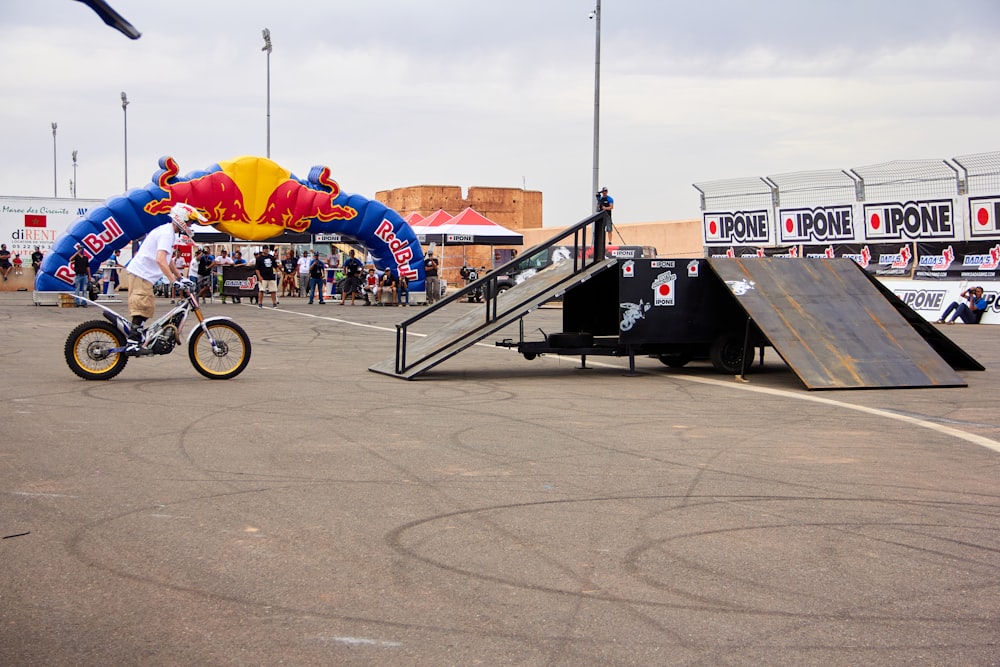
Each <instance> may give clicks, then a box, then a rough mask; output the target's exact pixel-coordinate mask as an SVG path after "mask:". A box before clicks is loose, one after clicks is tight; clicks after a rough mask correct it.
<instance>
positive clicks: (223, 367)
mask: <svg viewBox="0 0 1000 667" xmlns="http://www.w3.org/2000/svg"><path fill="white" fill-rule="evenodd" d="M205 326H206V327H207V328H208V330H209V331H210V332H211V334H212V339H214V340H215V345H216V346H215V348H214V349H213V347H212V341H211V340H209V337H208V336H207V335H205V331H204V329H202V328H201V327H198V328H197V329H195V332H194V333H193V334H192V335H191V339H190V340H189V341H188V357H189V358H190V359H191V365H192V366H194V369H195V370H196V371H198V372H199V373H201V374H202V375H204V376H205V377H207V378H208V379H209V380H228V379H230V378H234V377H236V376H237V375H239V374H240V373H242V372H243V369H244V368H246V367H247V364H249V363H250V337H249V336H248V335H247V332H246V331H244V330H243V327H241V326H240V325H238V324H236V322H232V321H228V320H221V321H216V322H209V323H208V324H206V325H205Z"/></svg>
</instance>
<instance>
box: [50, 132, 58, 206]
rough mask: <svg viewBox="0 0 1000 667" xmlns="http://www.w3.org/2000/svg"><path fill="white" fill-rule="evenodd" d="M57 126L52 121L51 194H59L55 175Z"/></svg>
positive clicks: (54, 195) (56, 195)
mask: <svg viewBox="0 0 1000 667" xmlns="http://www.w3.org/2000/svg"><path fill="white" fill-rule="evenodd" d="M57 127H59V126H58V125H56V124H55V123H52V196H53V197H58V196H59V179H58V178H57V176H56V128H57Z"/></svg>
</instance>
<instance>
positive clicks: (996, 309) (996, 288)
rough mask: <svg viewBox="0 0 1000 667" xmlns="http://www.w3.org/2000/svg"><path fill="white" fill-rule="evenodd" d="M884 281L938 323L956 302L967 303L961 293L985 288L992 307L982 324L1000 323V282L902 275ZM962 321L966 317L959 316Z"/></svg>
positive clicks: (903, 298)
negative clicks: (919, 277)
mask: <svg viewBox="0 0 1000 667" xmlns="http://www.w3.org/2000/svg"><path fill="white" fill-rule="evenodd" d="M880 280H881V281H882V284H884V285H885V286H886V287H888V288H889V289H891V290H892V292H893V293H894V294H895V295H896V296H898V297H899V298H900V299H902V300H903V302H904V303H905V304H906V305H908V306H909V307H910V308H912V309H913V310H915V311H916V312H917V313H919V314H920V315H921V316H923V318H924V319H925V320H927V321H929V322H934V321H936V320H937V319H938V318H940V317H941V315H942V314H943V313H944V310H945V308H947V307H948V304H950V303H951V302H952V301H957V302H959V303H963V302H964V301H965V299H963V298H962V296H961V294H962V292H964V291H965V290H966V289H967V288H968V287H970V286H977V285H978V286H980V287H982V288H983V296H984V297H986V301H987V302H988V303H989V306H988V307H987V308H986V312H985V314H984V315H983V319H982V321H981V324H1000V282H997V281H993V282H974V281H966V280H962V281H952V280H949V281H945V280H940V281H928V280H905V279H900V278H884V279H880ZM958 321H959V322H961V321H962V320H961V319H959V320H958Z"/></svg>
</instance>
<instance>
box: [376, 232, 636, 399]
mask: <svg viewBox="0 0 1000 667" xmlns="http://www.w3.org/2000/svg"><path fill="white" fill-rule="evenodd" d="M606 217H607V216H606V215H605V214H598V215H595V216H592V217H591V218H588V219H587V220H584V221H582V222H580V223H578V224H577V225H575V226H573V227H570V228H569V229H567V230H566V231H564V232H563V233H562V234H560V235H559V236H556V237H555V238H553V239H551V240H549V241H547V242H545V243H543V244H540V245H537V246H535V247H533V248H531V249H529V250H526V251H525V252H524V253H522V255H521V257H519V258H517V259H515V260H512V261H511V262H508V263H507V264H505V265H504V266H501V267H499V268H497V269H496V270H494V271H492V272H490V273H489V274H487V275H486V276H483V277H482V278H480V279H479V280H477V281H476V282H474V283H471V284H470V285H467V286H465V287H464V288H463V289H460V290H458V291H457V292H455V293H453V294H451V295H450V296H449V297H448V298H447V299H445V300H443V301H440V302H438V303H436V304H434V305H433V306H431V307H429V308H428V309H427V310H425V311H424V312H423V313H421V314H419V315H417V316H416V317H413V318H410V319H409V320H407V321H405V322H402V323H401V324H397V325H396V353H395V355H394V356H393V357H391V358H389V359H385V360H384V361H381V362H379V363H377V364H374V365H373V366H370V367H369V368H368V370H370V371H373V372H376V373H383V374H385V375H391V376H393V377H397V378H401V379H405V380H412V379H413V378H415V377H417V376H418V375H420V374H421V373H425V372H426V371H428V370H430V369H431V368H433V367H434V366H437V365H438V364H440V363H441V362H443V361H445V360H447V359H449V358H451V357H453V356H454V355H456V354H458V353H459V352H461V351H462V350H464V349H466V348H468V347H471V346H472V345H475V344H476V343H478V342H479V341H481V340H482V339H484V338H486V337H487V336H489V335H490V334H492V333H494V332H495V331H497V330H499V329H502V328H503V327H505V326H507V325H508V324H511V323H512V322H514V321H516V320H517V319H519V318H521V317H524V316H525V315H527V314H528V313H530V312H531V311H532V310H534V309H535V308H537V307H538V306H540V305H541V304H543V303H545V302H546V301H549V300H551V299H553V298H554V297H558V296H560V295H561V294H562V293H563V292H565V291H566V290H567V289H569V288H570V287H573V286H575V285H579V284H580V283H583V282H585V281H587V280H589V279H590V278H591V276H594V275H596V274H598V273H600V272H602V271H604V270H606V269H608V268H610V267H612V266H615V264H617V262H618V260H617V259H615V258H611V259H603V255H604V253H603V250H602V251H601V252H600V253H596V252H595V253H593V255H594V256H599V257H601V258H602V259H600V260H595V259H587V258H586V256H585V252H584V248H585V245H586V240H587V239H588V238H594V239H595V241H596V243H595V244H594V245H595V246H596V247H600V248H602V249H603V247H604V224H605V220H606ZM590 227H593V231H592V232H590V233H591V234H594V235H596V236H590V235H589V234H588V229H589V228H590ZM567 239H569V240H570V241H571V243H570V245H569V248H570V249H571V252H570V253H569V255H570V256H569V257H568V258H565V259H563V260H561V261H556V262H554V263H551V264H549V265H547V266H545V267H544V268H542V270H539V271H538V273H536V274H535V275H534V276H532V277H530V278H528V279H527V280H525V281H523V282H521V283H519V284H517V285H515V286H514V287H512V288H511V289H508V290H506V291H504V292H502V293H500V294H497V290H496V289H495V288H494V286H495V285H496V284H497V279H498V278H499V277H500V276H502V275H506V272H507V271H510V270H511V269H512V268H513V267H514V266H515V265H517V264H518V263H522V262H524V261H526V259H527V260H530V259H531V258H533V257H542V256H544V257H549V256H550V255H549V254H548V251H549V250H550V249H551V248H553V247H554V246H555V245H556V244H558V243H560V242H565V241H566V240H567ZM475 289H482V290H483V291H484V293H485V294H486V295H487V298H486V300H485V301H486V302H485V304H482V305H478V306H475V307H473V308H472V309H471V310H469V309H468V306H466V305H463V306H462V308H463V309H465V312H463V314H462V315H461V316H459V317H457V318H456V319H454V320H452V321H451V322H449V323H447V324H445V325H444V326H442V327H440V328H439V329H438V330H437V331H435V332H434V333H431V334H428V335H426V336H424V337H422V338H417V337H414V336H412V335H411V334H410V331H409V329H410V327H411V326H413V325H414V324H415V323H417V322H418V321H420V320H422V319H423V318H424V317H426V316H427V315H429V314H431V313H433V312H437V311H438V310H441V309H443V308H447V307H448V306H450V305H451V304H454V303H456V302H460V301H462V300H463V299H464V298H465V297H466V295H467V294H468V293H469V292H471V291H472V290H475Z"/></svg>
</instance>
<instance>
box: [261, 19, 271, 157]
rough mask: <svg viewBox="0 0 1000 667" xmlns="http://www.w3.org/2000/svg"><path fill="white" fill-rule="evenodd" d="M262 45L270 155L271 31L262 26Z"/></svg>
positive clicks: (268, 154) (269, 151) (268, 149)
mask: <svg viewBox="0 0 1000 667" xmlns="http://www.w3.org/2000/svg"><path fill="white" fill-rule="evenodd" d="M261 34H262V35H263V36H264V46H263V47H262V48H261V51H265V52H266V53H267V157H268V158H270V157H271V31H270V30H269V29H267V28H264V29H263V30H262V31H261Z"/></svg>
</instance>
